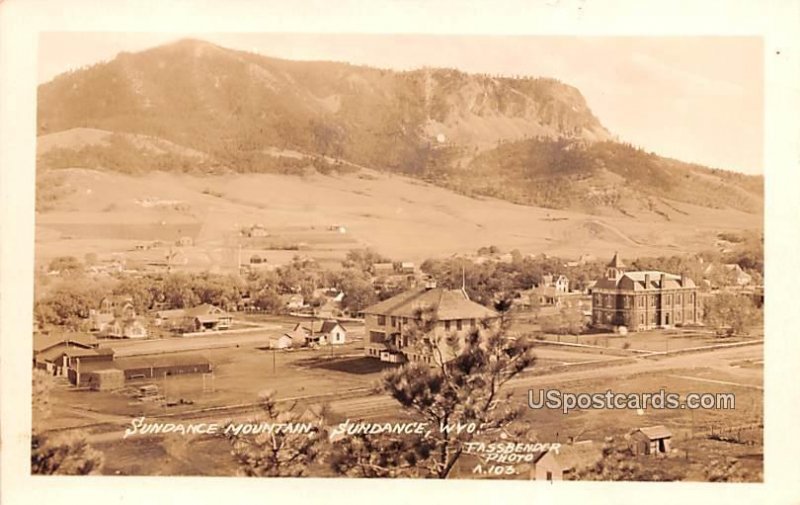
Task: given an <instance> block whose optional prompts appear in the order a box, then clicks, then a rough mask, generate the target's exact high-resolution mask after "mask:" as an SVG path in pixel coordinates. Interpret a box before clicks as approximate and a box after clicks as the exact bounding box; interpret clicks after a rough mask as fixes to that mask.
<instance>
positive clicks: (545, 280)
mask: <svg viewBox="0 0 800 505" xmlns="http://www.w3.org/2000/svg"><path fill="white" fill-rule="evenodd" d="M540 287H545V288H553V289H554V290H555V291H556V292H557V293H569V279H567V277H566V276H565V275H558V276H555V275H553V274H548V275H545V276H543V277H542V283H541V285H540Z"/></svg>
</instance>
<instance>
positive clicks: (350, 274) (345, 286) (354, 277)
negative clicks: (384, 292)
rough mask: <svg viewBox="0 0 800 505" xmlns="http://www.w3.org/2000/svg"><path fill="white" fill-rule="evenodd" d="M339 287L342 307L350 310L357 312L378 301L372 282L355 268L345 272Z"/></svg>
mask: <svg viewBox="0 0 800 505" xmlns="http://www.w3.org/2000/svg"><path fill="white" fill-rule="evenodd" d="M340 288H341V290H342V292H343V293H344V298H343V299H342V309H345V310H349V311H350V312H354V313H355V312H358V311H360V310H362V309H364V308H365V307H368V306H369V305H372V304H373V303H375V302H377V301H378V297H377V295H376V294H375V288H374V287H373V286H372V283H371V282H370V281H369V279H368V278H366V276H365V275H364V274H363V273H361V272H358V271H356V270H349V271H347V272H345V275H343V276H342V281H341V286H340Z"/></svg>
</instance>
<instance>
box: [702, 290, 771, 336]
mask: <svg viewBox="0 0 800 505" xmlns="http://www.w3.org/2000/svg"><path fill="white" fill-rule="evenodd" d="M704 317H705V321H706V323H708V324H709V325H711V326H714V327H716V328H717V330H718V333H719V334H721V335H725V336H729V337H730V336H732V335H741V334H746V332H747V328H748V327H749V326H751V325H753V324H755V323H757V322H758V320H759V319H760V312H759V311H758V309H756V307H755V304H754V303H753V300H752V299H751V298H750V297H749V296H746V295H738V294H735V293H725V292H723V293H719V294H716V295H714V296H709V297H708V298H706V300H705V316H704Z"/></svg>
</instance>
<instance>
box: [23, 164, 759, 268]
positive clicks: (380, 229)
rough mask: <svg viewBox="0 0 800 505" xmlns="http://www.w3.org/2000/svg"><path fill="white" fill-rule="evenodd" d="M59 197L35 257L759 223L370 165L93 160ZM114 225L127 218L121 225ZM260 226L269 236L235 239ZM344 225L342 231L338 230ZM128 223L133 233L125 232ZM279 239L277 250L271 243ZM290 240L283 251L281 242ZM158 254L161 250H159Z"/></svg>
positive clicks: (460, 248)
mask: <svg viewBox="0 0 800 505" xmlns="http://www.w3.org/2000/svg"><path fill="white" fill-rule="evenodd" d="M58 174H59V176H60V177H61V178H62V180H63V181H62V188H63V190H62V193H63V197H62V198H61V199H59V200H56V201H55V202H54V203H53V204H52V207H51V209H50V210H48V211H46V212H39V213H37V235H36V237H37V243H36V250H37V260H38V262H39V264H46V262H47V261H49V259H51V258H52V257H54V256H58V255H66V254H73V255H76V256H78V257H82V255H83V254H86V253H87V252H95V253H97V254H98V255H99V256H100V257H101V259H102V258H103V257H104V256H108V255H110V254H112V253H114V252H117V253H120V252H121V253H123V254H124V255H126V256H128V255H130V257H131V259H136V258H137V256H148V255H157V252H154V251H144V252H141V251H133V249H134V247H135V245H136V244H137V243H138V242H141V241H147V240H151V241H155V240H163V241H174V240H177V239H178V238H179V237H180V236H189V237H191V238H193V240H194V245H193V246H191V247H186V248H182V252H183V253H184V254H185V256H186V258H185V260H186V262H185V265H178V266H184V267H185V268H212V267H216V268H233V267H234V266H235V262H236V260H237V254H236V250H237V249H238V246H239V245H241V246H242V249H243V251H244V252H243V257H244V261H247V260H248V259H249V256H250V255H252V254H258V255H259V256H261V257H263V258H266V259H267V261H268V263H270V264H277V263H282V262H286V261H288V260H289V259H291V257H293V256H294V255H296V254H302V255H306V256H310V257H312V258H317V259H319V260H320V261H322V262H324V263H327V264H330V265H335V264H336V263H337V262H338V261H339V260H340V259H341V258H343V257H344V254H345V253H346V251H347V250H349V249H354V248H360V247H367V246H369V247H372V248H374V249H376V250H377V251H379V252H381V253H383V254H385V255H387V256H389V257H391V258H393V259H396V260H412V261H421V260H423V259H425V258H428V257H441V256H446V255H450V254H453V253H463V252H465V251H475V250H477V249H478V248H479V247H482V246H486V245H490V244H494V245H496V246H498V247H500V248H501V249H503V250H512V249H519V250H520V251H521V252H522V253H523V254H525V253H535V254H538V253H542V252H544V253H547V254H556V255H563V256H566V257H578V256H579V255H581V254H584V253H592V254H595V255H597V256H604V255H611V254H612V253H613V252H614V251H616V250H619V251H620V252H621V253H622V254H623V255H626V256H629V257H630V256H647V255H653V256H656V255H664V254H677V253H684V252H696V251H699V250H701V249H705V248H708V247H711V246H712V245H713V241H714V240H715V237H716V234H717V232H719V231H725V230H742V229H760V228H761V227H762V225H763V223H762V217H761V216H760V215H755V214H746V213H742V212H739V211H733V210H722V209H708V208H699V207H693V206H691V205H687V204H678V203H675V206H677V207H680V208H681V209H682V211H683V212H684V213H685V214H684V213H676V214H675V216H673V217H672V218H671V219H670V220H665V219H664V218H663V217H661V216H658V215H650V214H646V213H645V214H643V215H642V216H641V217H637V218H634V217H629V216H625V215H621V214H619V215H614V214H609V215H600V216H590V215H586V214H580V213H575V212H568V211H558V210H551V209H543V208H537V207H528V206H522V205H515V204H511V203H508V202H505V201H500V200H494V199H491V198H469V197H466V196H461V195H458V194H456V193H453V192H450V191H448V190H445V189H442V188H439V187H436V186H433V185H430V184H427V183H424V182H420V181H418V180H413V179H408V178H404V177H401V176H396V175H394V176H389V175H385V174H382V173H379V172H375V171H372V170H368V169H362V170H361V171H360V172H358V173H355V174H348V175H336V176H324V175H313V176H306V177H300V176H282V175H265V174H259V175H242V174H236V175H226V176H206V177H198V176H190V175H185V174H166V173H150V174H148V175H147V177H136V176H131V175H123V174H119V173H113V172H100V171H95V170H88V169H64V170H60V171H58ZM119 223H126V228H123V227H121V226H120V225H119ZM254 224H261V225H263V226H264V228H265V229H266V231H267V232H268V233H269V236H268V237H263V238H258V239H247V238H243V237H239V231H240V230H241V229H242V228H243V227H247V226H251V225H254ZM339 226H341V227H343V231H344V233H342V231H341V230H339V229H338V228H336V229H335V230H334V229H332V227H339ZM126 230H130V231H126ZM271 248H274V249H271ZM287 248H288V249H287ZM162 252H163V251H162Z"/></svg>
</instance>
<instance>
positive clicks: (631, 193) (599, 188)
mask: <svg viewBox="0 0 800 505" xmlns="http://www.w3.org/2000/svg"><path fill="white" fill-rule="evenodd" d="M455 180H456V181H457V182H456V183H454V184H456V185H458V186H460V187H462V188H467V189H469V188H472V189H473V190H474V192H475V193H476V194H486V195H491V196H501V197H502V196H503V195H505V197H507V198H509V199H511V200H512V201H515V202H518V203H522V204H528V205H539V206H543V207H550V208H582V209H585V210H593V209H596V208H598V207H610V208H613V209H617V210H620V211H621V212H623V213H624V212H627V211H630V210H638V208H641V207H646V208H648V209H649V210H653V207H654V205H655V203H654V202H656V201H661V200H662V199H670V200H674V201H678V202H684V203H690V204H693V205H701V206H707V207H711V208H720V209H721V208H727V207H730V208H734V209H739V210H743V211H745V212H754V213H759V212H762V207H763V191H764V187H763V178H762V177H760V176H747V175H743V174H737V173H734V172H727V171H724V170H714V169H709V168H706V167H702V166H699V165H693V164H689V163H683V162H681V161H677V160H673V159H669V158H663V157H660V156H657V155H656V154H653V153H649V152H646V151H644V150H642V149H637V148H635V147H633V146H631V145H627V144H621V143H618V142H611V141H605V142H595V143H584V142H574V141H566V140H560V141H551V140H546V139H531V140H525V141H518V142H511V143H507V144H503V145H500V146H498V147H497V148H495V149H492V150H489V151H486V152H484V153H481V154H480V155H478V156H477V157H476V158H475V159H474V160H472V162H471V163H470V164H469V165H468V166H467V169H466V170H463V171H462V172H461V173H459V174H457V176H456V178H455ZM510 187H513V188H515V190H514V192H513V193H510V192H509V190H508V188H510Z"/></svg>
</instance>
